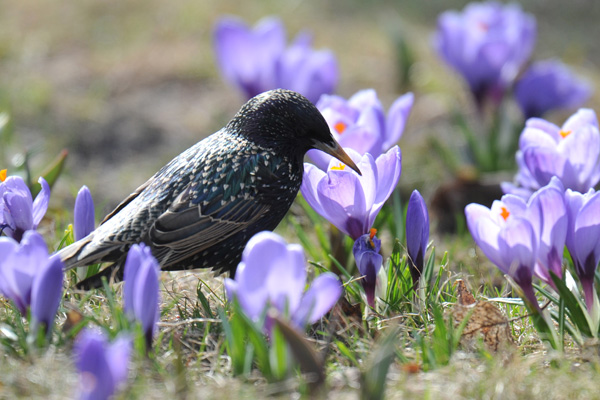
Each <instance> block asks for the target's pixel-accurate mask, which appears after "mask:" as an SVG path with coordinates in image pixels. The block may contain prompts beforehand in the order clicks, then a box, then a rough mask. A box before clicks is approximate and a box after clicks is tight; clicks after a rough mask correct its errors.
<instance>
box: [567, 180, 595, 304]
mask: <svg viewBox="0 0 600 400" xmlns="http://www.w3.org/2000/svg"><path fill="white" fill-rule="evenodd" d="M565 200H566V205H567V214H568V218H569V225H568V229H567V249H568V250H569V253H570V254H571V258H572V259H573V263H574V264H575V271H576V272H577V275H578V276H579V280H580V281H581V286H582V287H583V293H584V295H585V302H586V304H587V307H588V310H592V307H593V304H594V293H595V290H594V274H595V272H596V268H597V266H598V262H599V261H600V240H599V238H600V192H596V191H594V189H590V190H589V191H588V192H587V193H585V194H581V193H579V192H576V191H573V190H570V189H569V190H567V191H566V193H565Z"/></svg>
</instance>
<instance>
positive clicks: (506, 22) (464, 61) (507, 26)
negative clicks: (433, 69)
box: [434, 1, 536, 106]
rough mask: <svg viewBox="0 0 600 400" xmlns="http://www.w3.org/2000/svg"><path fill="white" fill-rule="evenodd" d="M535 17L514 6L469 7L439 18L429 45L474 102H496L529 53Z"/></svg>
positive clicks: (487, 4) (500, 4)
mask: <svg viewBox="0 0 600 400" xmlns="http://www.w3.org/2000/svg"><path fill="white" fill-rule="evenodd" d="M535 39H536V23H535V18H534V17H533V16H532V15H530V14H527V13H524V12H523V11H522V10H521V8H520V6H518V5H517V4H502V3H499V2H494V1H489V2H485V3H478V2H473V3H469V4H468V5H467V6H466V7H465V8H464V10H463V11H462V12H457V11H445V12H444V13H442V14H441V15H440V16H439V18H438V30H437V33H436V35H435V38H434V45H435V47H436V50H437V52H438V53H439V55H440V56H441V57H442V58H443V59H444V61H445V62H446V63H448V64H449V65H450V66H451V67H452V68H454V69H455V70H456V71H457V72H458V73H460V74H461V75H462V76H463V78H464V79H465V80H466V81H467V83H468V84H469V88H470V89H471V92H472V93H473V96H474V98H475V101H476V103H477V104H478V105H479V106H481V105H482V103H483V101H484V100H485V99H488V98H489V99H492V100H494V101H496V102H497V101H499V100H500V99H501V98H502V96H503V94H504V92H505V90H506V89H507V88H508V87H509V86H510V85H511V84H512V82H513V81H514V79H515V78H516V76H517V74H518V73H519V71H520V70H521V68H522V67H523V65H524V64H525V63H526V62H527V60H528V59H529V56H530V55H531V52H532V51H533V48H534V44H535Z"/></svg>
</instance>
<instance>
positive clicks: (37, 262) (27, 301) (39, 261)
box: [0, 231, 63, 326]
mask: <svg viewBox="0 0 600 400" xmlns="http://www.w3.org/2000/svg"><path fill="white" fill-rule="evenodd" d="M62 269H63V264H62V262H61V261H60V259H59V258H58V257H56V256H52V257H49V256H48V249H47V247H46V243H45V242H44V239H43V238H42V236H41V235H40V234H39V233H37V232H36V231H27V232H25V234H24V235H23V239H22V240H21V243H18V242H17V241H16V240H14V239H12V238H9V237H1V238H0V292H1V293H2V295H3V296H5V297H7V298H9V299H11V300H12V301H13V303H14V304H15V306H16V307H17V308H18V309H19V311H20V312H21V314H23V315H27V308H28V307H30V306H31V314H32V317H33V320H34V324H44V325H46V326H50V325H51V323H52V321H53V320H54V316H55V315H56V310H57V309H58V305H59V304H60V298H61V294H62V282H63V272H62Z"/></svg>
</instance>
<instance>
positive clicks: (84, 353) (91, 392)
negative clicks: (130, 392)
mask: <svg viewBox="0 0 600 400" xmlns="http://www.w3.org/2000/svg"><path fill="white" fill-rule="evenodd" d="M131 347H132V342H131V338H129V337H123V336H122V337H120V338H117V339H116V340H115V341H114V342H113V343H111V344H109V343H108V340H107V339H106V336H105V335H104V334H102V333H100V332H99V331H95V330H92V329H85V330H84V331H82V332H81V333H80V334H79V335H78V337H77V341H76V342H75V347H74V353H75V365H76V366H77V370H78V371H79V399H81V400H106V399H108V398H110V397H111V396H112V395H113V394H114V393H115V392H116V390H117V388H118V387H119V386H120V385H121V384H123V383H125V381H126V380H127V368H128V365H129V360H130V355H131Z"/></svg>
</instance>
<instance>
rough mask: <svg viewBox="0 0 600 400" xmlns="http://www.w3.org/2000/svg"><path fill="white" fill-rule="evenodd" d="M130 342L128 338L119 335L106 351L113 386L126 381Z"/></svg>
mask: <svg viewBox="0 0 600 400" xmlns="http://www.w3.org/2000/svg"><path fill="white" fill-rule="evenodd" d="M131 348H132V341H131V338H130V337H129V336H124V335H120V336H118V337H117V338H116V339H115V341H114V342H113V343H112V344H110V345H109V346H108V348H107V349H106V360H107V362H108V365H110V366H111V369H110V370H111V373H112V376H113V382H114V383H115V386H119V385H120V384H121V383H123V382H125V381H126V380H127V372H128V371H127V370H128V368H127V367H128V364H129V360H130V358H131Z"/></svg>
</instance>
